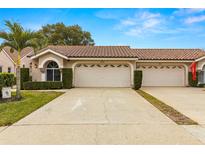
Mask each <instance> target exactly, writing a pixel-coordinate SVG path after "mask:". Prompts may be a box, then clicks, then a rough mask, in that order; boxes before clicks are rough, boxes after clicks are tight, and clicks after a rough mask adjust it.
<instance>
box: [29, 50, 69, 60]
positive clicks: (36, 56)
mask: <svg viewBox="0 0 205 154" xmlns="http://www.w3.org/2000/svg"><path fill="white" fill-rule="evenodd" d="M46 53H52V54H54V55H57V56H59V57H61V58H64V59H68V57H66V56H64V55H62V54H60V53H57V52H56V51H53V50H51V49H47V50H45V51H43V52H41V53H39V54H37V55H34V56H32V57H31V59H35V58H38V57H40V56H42V55H44V54H46Z"/></svg>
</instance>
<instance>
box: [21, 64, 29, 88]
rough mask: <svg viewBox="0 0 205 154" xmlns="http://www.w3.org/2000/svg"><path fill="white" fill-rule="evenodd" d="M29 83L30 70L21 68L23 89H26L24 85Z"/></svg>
mask: <svg viewBox="0 0 205 154" xmlns="http://www.w3.org/2000/svg"><path fill="white" fill-rule="evenodd" d="M27 81H30V76H29V68H21V89H24V88H23V83H24V82H27Z"/></svg>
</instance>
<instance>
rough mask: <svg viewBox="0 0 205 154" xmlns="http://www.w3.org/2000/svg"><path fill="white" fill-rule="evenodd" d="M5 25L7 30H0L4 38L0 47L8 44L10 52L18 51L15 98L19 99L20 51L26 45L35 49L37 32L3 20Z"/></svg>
mask: <svg viewBox="0 0 205 154" xmlns="http://www.w3.org/2000/svg"><path fill="white" fill-rule="evenodd" d="M5 26H6V27H7V28H8V31H1V32H0V38H2V39H3V40H4V41H3V43H1V45H0V49H2V48H4V47H5V46H9V47H10V52H14V51H15V52H16V51H17V52H18V58H17V61H16V98H17V99H20V98H21V93H20V85H21V84H20V65H21V51H22V50H23V49H24V48H26V47H33V48H34V50H35V49H36V48H37V47H38V45H37V43H36V42H37V40H38V38H39V34H38V33H36V32H33V31H30V30H25V29H24V28H23V27H22V26H21V25H20V24H19V23H16V22H10V21H5Z"/></svg>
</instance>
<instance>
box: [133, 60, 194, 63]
mask: <svg viewBox="0 0 205 154" xmlns="http://www.w3.org/2000/svg"><path fill="white" fill-rule="evenodd" d="M193 61H194V60H138V61H137V62H143V63H145V62H161V63H191V62H193Z"/></svg>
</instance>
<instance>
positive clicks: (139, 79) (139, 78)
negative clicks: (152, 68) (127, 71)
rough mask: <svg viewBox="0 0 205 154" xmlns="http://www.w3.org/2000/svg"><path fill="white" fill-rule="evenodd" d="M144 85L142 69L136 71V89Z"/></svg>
mask: <svg viewBox="0 0 205 154" xmlns="http://www.w3.org/2000/svg"><path fill="white" fill-rule="evenodd" d="M141 86H142V71H138V70H135V71H134V89H135V90H137V89H140V88H141Z"/></svg>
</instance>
